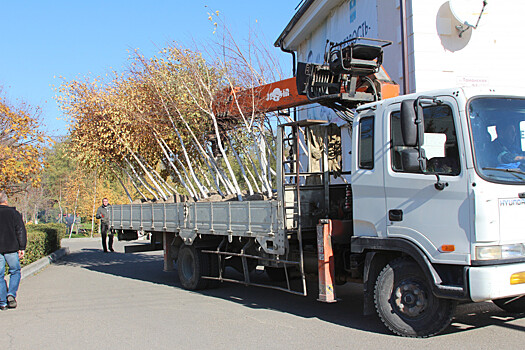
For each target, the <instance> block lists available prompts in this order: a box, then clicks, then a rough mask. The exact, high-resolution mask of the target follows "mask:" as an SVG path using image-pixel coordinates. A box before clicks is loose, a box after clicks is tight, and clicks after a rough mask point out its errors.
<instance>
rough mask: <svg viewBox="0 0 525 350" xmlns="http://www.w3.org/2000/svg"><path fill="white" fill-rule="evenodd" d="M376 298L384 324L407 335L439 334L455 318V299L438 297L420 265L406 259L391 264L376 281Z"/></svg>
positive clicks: (396, 332) (378, 310) (402, 334)
mask: <svg viewBox="0 0 525 350" xmlns="http://www.w3.org/2000/svg"><path fill="white" fill-rule="evenodd" d="M374 301H375V306H376V310H377V313H378V315H379V317H380V318H381V321H383V323H384V324H385V326H386V327H387V328H388V329H390V330H391V331H392V332H394V333H395V334H398V335H401V336H404V337H417V338H425V337H430V336H432V335H435V334H438V333H440V332H441V331H442V330H443V329H445V328H446V327H447V326H448V325H449V324H450V321H451V320H452V316H453V314H454V310H455V308H456V302H455V301H452V300H448V299H441V298H437V297H436V296H435V295H434V294H433V293H432V288H431V286H430V283H429V282H428V280H427V278H426V277H425V274H424V273H423V271H422V270H421V268H420V267H419V265H418V264H416V263H415V262H414V261H413V260H410V259H407V258H400V259H396V260H394V261H391V262H390V263H388V264H387V265H386V266H385V268H384V269H383V270H382V271H381V273H380V274H379V276H378V277H377V280H376V285H375V289H374Z"/></svg>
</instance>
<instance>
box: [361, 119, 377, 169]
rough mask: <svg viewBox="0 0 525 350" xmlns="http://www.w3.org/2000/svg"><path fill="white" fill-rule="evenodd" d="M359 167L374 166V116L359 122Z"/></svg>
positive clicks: (368, 167)
mask: <svg viewBox="0 0 525 350" xmlns="http://www.w3.org/2000/svg"><path fill="white" fill-rule="evenodd" d="M359 168H361V169H373V168H374V117H365V118H362V119H361V121H360V122H359Z"/></svg>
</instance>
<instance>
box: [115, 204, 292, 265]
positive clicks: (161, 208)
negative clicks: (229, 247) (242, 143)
mask: <svg viewBox="0 0 525 350" xmlns="http://www.w3.org/2000/svg"><path fill="white" fill-rule="evenodd" d="M109 216H110V227H111V228H113V229H116V230H137V231H138V230H143V231H146V232H171V233H176V234H178V235H180V237H181V238H182V239H183V240H184V241H188V243H191V242H193V241H194V240H195V238H196V237H197V235H216V236H229V239H230V240H232V239H233V237H254V238H256V240H257V241H258V242H259V244H260V245H261V247H262V248H263V249H264V251H266V252H267V253H268V254H278V255H283V254H284V253H285V230H284V221H283V218H282V216H283V214H282V209H281V205H280V202H279V201H277V200H268V201H246V202H184V203H143V204H125V205H112V206H110V207H109Z"/></svg>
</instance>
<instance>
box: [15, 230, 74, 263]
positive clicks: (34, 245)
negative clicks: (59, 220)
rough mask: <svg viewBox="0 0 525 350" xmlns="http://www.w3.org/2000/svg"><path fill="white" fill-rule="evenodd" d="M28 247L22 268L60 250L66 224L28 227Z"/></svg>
mask: <svg viewBox="0 0 525 350" xmlns="http://www.w3.org/2000/svg"><path fill="white" fill-rule="evenodd" d="M26 228H27V247H26V252H25V256H24V260H23V261H22V262H21V263H22V266H26V265H29V264H31V263H32V262H35V261H37V260H38V259H40V258H43V257H44V256H47V255H49V254H51V253H53V252H54V251H56V250H58V249H60V240H61V239H62V238H63V237H64V236H65V234H66V225H64V224H38V225H27V226H26Z"/></svg>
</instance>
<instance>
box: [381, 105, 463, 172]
mask: <svg viewBox="0 0 525 350" xmlns="http://www.w3.org/2000/svg"><path fill="white" fill-rule="evenodd" d="M423 110H424V116H425V117H424V118H425V137H424V144H423V149H424V150H425V158H426V164H427V166H426V168H427V170H426V172H427V173H432V174H440V175H458V174H459V172H460V167H459V150H458V142H457V137H456V128H455V127H454V119H453V117H452V109H451V108H450V107H449V106H447V105H441V106H429V107H425V108H424V109H423ZM391 135H392V140H391V159H392V169H393V170H394V171H397V172H405V171H404V170H403V164H402V162H401V151H402V150H403V149H406V148H407V147H406V146H404V144H403V137H402V135H401V121H400V112H399V111H396V112H393V113H392V114H391Z"/></svg>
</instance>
